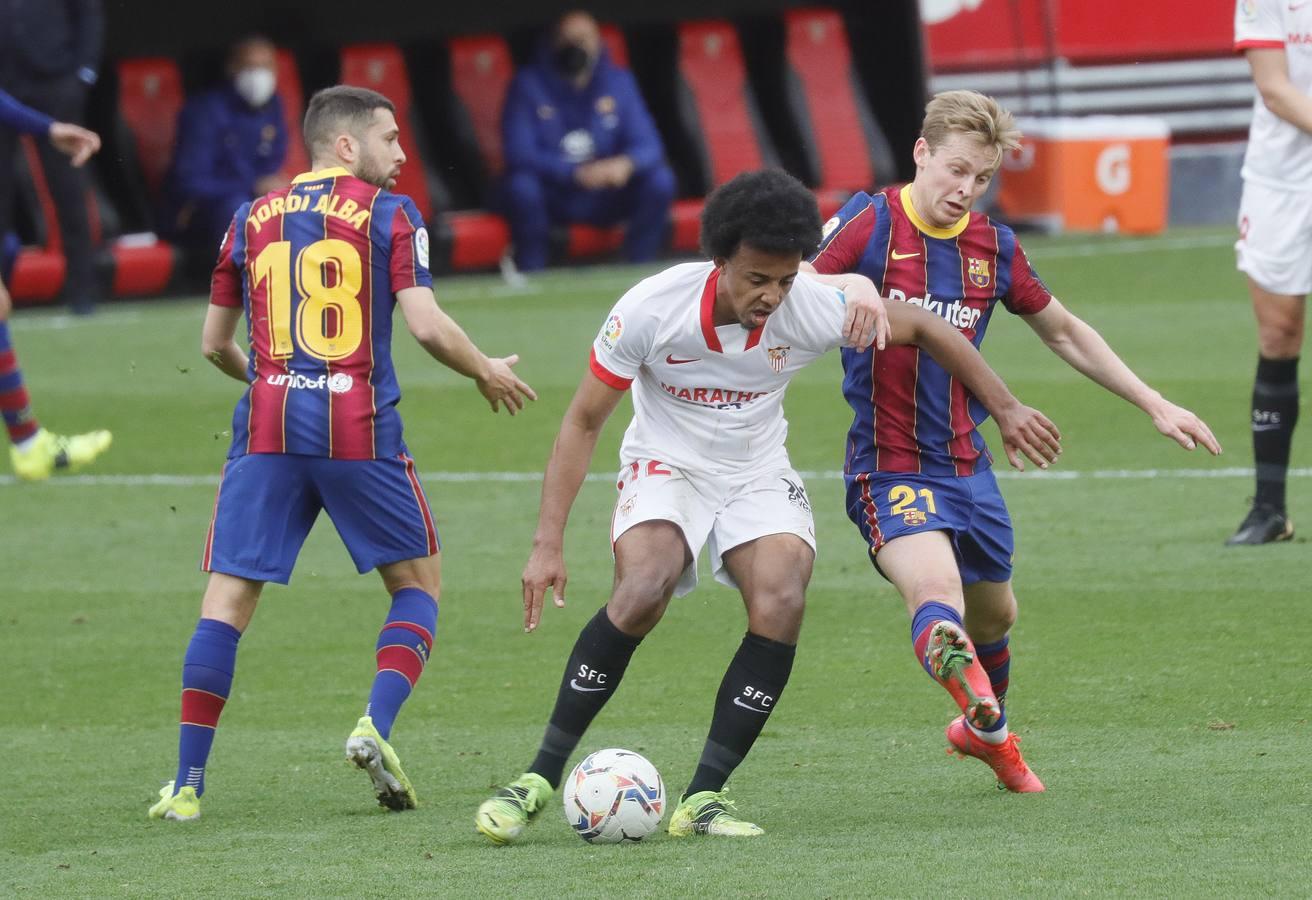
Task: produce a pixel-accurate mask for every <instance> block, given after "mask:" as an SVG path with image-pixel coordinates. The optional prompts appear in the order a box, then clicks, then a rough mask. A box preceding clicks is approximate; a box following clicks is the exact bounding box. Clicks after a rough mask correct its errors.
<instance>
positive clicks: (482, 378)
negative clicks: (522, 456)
mask: <svg viewBox="0 0 1312 900" xmlns="http://www.w3.org/2000/svg"><path fill="white" fill-rule="evenodd" d="M396 302H397V303H399V304H400V306H401V314H402V315H403V316H405V324H406V327H407V328H409V329H410V333H411V334H413V335H414V336H415V340H417V341H418V342H419V345H420V346H421V347H423V348H424V349H425V350H427V351H428V353H429V355H430V356H432V357H433V359H435V360H437V361H438V362H440V363H441V364H442V365H444V366H446V367H447V368H449V369H452V370H454V371H456V372H459V373H460V374H461V375H464V376H466V377H468V378H472V379H474V382H475V383H476V384H477V385H478V390H479V393H481V394H482V395H483V396H484V397H486V398H487V402H488V404H489V405H491V407H492V411H493V412H497V411H498V410H499V409H500V407H501V404H505V407H506V412H508V413H510V414H511V415H512V416H513V415H514V414H515V413H517V412H519V411H520V410H521V409H523V408H524V401H525V400H536V399H538V395H537V394H536V393H534V391H533V389H532V388H531V387H529V386H528V385H527V384H525V383H524V382H523V381H520V379H519V377H518V376H517V375H516V374H515V373H514V371H512V369H511V366H513V365H514V364H515V363H517V362H519V356H518V354H511V355H510V356H506V357H489V356H486V355H484V353H483V351H481V350H479V349H478V348H477V347H476V346H474V342H473V341H471V340H470V339H469V335H467V334H465V330H464V329H463V328H461V327H460V326H459V325H458V324H456V321H455V319H452V318H451V317H450V316H448V315H447V314H446V313H445V312H443V311H442V309H441V308H440V307H439V306H438V305H437V302H436V300H435V299H434V297H433V292H432V291H431V290H429V289H428V288H426V287H411V288H404V289H402V290H400V291H397V294H396Z"/></svg>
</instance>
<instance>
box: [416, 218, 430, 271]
mask: <svg viewBox="0 0 1312 900" xmlns="http://www.w3.org/2000/svg"><path fill="white" fill-rule="evenodd" d="M415 259H416V260H418V261H419V265H421V266H423V267H424V268H425V269H427V268H428V229H427V228H424V227H423V226H422V225H421V226H420V227H418V228H416V229H415Z"/></svg>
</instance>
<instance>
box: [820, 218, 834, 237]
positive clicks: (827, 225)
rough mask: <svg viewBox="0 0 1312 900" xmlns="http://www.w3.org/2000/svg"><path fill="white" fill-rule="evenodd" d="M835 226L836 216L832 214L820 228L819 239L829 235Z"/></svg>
mask: <svg viewBox="0 0 1312 900" xmlns="http://www.w3.org/2000/svg"><path fill="white" fill-rule="evenodd" d="M837 227H838V216H834V217H833V218H832V219H830V220H829V221H828V222H826V223H825V224H824V227H823V228H821V229H820V240H822V241H823V240H824V239H825V238H827V237H829V235H831V234H833V232H834V229H835V228H837Z"/></svg>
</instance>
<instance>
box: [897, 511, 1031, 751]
mask: <svg viewBox="0 0 1312 900" xmlns="http://www.w3.org/2000/svg"><path fill="white" fill-rule="evenodd" d="M877 561H878V563H879V569H880V571H881V572H883V573H884V575H885V576H886V577H887V578H888V580H889V581H891V582H893V585H894V586H895V587H896V588H897V589H898V591H899V593H901V594H902V599H903V600H905V601H906V605H907V611H908V612H909V613H911V642H912V646H913V647H914V648H915V653H916V659H917V660H918V661H919V662H920V664H921V665H922V666H923V667H924V669H925V671H926V672H928V673H929V676H930V677H931V678H933V679H934V680H935V681H937V682H938V683H939V684H941V685H942V686H943V687H944V688H946V689H947V691H948V693H949V694H951V695H952V699H953V700H955V701H956V703H957V706H958V707H960V709H961V711H962V713H963V714H965V716H966V719H967V721H968V722H969V723H970V727H971V728H973V729H975V730H976V731H978V732H979V734H980V737H981V738H982V739H984V740H992V741H996V742H999V743H1000V742H1001V741H1003V740H1005V739H1006V737H1007V724H1006V717H1005V715H1004V714H1003V712H1002V708H1001V706H1000V705H999V704H998V701H997V698H996V697H995V696H994V694H993V689H992V687H991V686H990V684H989V677H988V675H987V674H986V673H985V672H984V668H983V667H982V666H981V665H980V663H979V660H978V659H977V658H976V656H977V654H976V650H975V645H974V643H973V642H972V641H971V639H970V635H969V633H968V632H967V630H966V626H965V623H964V621H963V619H962V613H963V612H964V609H965V596H964V592H963V589H962V585H961V575H960V573H959V572H958V569H957V559H956V554H955V553H954V552H953V549H952V543H951V540H950V539H949V537H948V535H947V533H946V532H942V531H921V532H916V533H913V534H906V535H903V536H900V537H896V538H893V539H892V540H890V541H889V542H888V543H886V544H884V545H883V547H882V548H881V549H880V550H879V555H878V557H877Z"/></svg>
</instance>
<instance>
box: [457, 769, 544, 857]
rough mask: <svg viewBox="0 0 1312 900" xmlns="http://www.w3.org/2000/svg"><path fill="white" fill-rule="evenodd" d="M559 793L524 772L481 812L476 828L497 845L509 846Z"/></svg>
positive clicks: (492, 797)
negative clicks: (552, 797) (555, 794)
mask: <svg viewBox="0 0 1312 900" xmlns="http://www.w3.org/2000/svg"><path fill="white" fill-rule="evenodd" d="M555 792H556V791H555V789H554V788H552V786H551V784H550V782H548V781H547V779H545V778H543V777H542V776H541V775H538V774H536V773H534V772H525V773H524V774H523V775H521V776H519V777H518V778H516V779H515V780H514V781H512V782H510V784H508V785H506V786H505V787H503V788H502V789H501V790H499V791H497V792H496V793H495V794H493V795H492V796H491V797H489V798H488V799H487V800H484V801H483V805H482V806H480V807H479V808H478V813H477V814H476V815H475V816H474V827H475V828H476V829H478V832H479V833H480V834H482V835H484V836H485V837H486V838H487V839H488V840H489V841H491V842H492V843H494V844H509V843H510V842H511V841H513V840H515V839H516V838H517V837H519V836H520V835H521V834H522V833H523V832H524V829H525V828H527V827H528V823H529V822H532V821H533V820H534V819H535V818H537V815H538V813H540V812H542V807H544V806H546V805H547V801H548V800H550V799H551V795H552V794H554V793H555Z"/></svg>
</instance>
